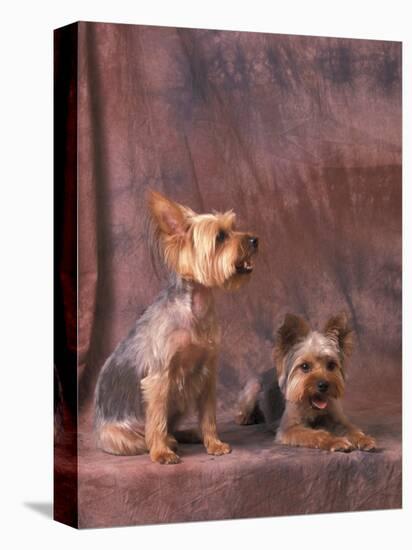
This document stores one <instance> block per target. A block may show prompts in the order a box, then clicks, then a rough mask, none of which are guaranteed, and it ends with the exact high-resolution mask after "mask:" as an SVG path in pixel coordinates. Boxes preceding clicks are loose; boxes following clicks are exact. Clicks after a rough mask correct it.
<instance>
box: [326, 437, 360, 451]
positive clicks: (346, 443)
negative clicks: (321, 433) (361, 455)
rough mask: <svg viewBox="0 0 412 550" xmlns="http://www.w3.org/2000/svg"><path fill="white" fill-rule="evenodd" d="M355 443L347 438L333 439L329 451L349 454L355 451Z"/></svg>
mask: <svg viewBox="0 0 412 550" xmlns="http://www.w3.org/2000/svg"><path fill="white" fill-rule="evenodd" d="M353 449H354V445H353V443H352V442H351V441H350V440H349V439H348V438H346V437H333V438H332V439H331V440H330V442H329V449H328V450H329V451H332V452H337V451H340V452H342V453H349V452H350V451H353Z"/></svg>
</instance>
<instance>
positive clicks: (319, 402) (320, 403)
mask: <svg viewBox="0 0 412 550" xmlns="http://www.w3.org/2000/svg"><path fill="white" fill-rule="evenodd" d="M312 405H314V406H315V407H316V408H317V409H326V407H327V406H328V402H327V401H326V399H322V398H321V397H318V396H315V397H312Z"/></svg>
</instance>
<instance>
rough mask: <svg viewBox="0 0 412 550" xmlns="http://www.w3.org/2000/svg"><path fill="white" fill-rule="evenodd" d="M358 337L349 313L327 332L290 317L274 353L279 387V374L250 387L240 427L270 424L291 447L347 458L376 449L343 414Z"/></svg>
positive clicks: (328, 325) (330, 324)
mask: <svg viewBox="0 0 412 550" xmlns="http://www.w3.org/2000/svg"><path fill="white" fill-rule="evenodd" d="M352 334H353V333H352V330H351V329H350V327H349V324H348V319H347V316H346V315H345V314H344V313H342V314H340V315H337V316H335V317H332V318H331V319H329V321H328V322H327V323H326V326H325V328H324V330H323V332H317V331H313V330H311V328H310V326H309V325H308V323H307V322H306V321H305V320H304V319H303V318H301V317H298V316H296V315H290V314H288V315H286V317H285V320H284V322H283V325H282V326H281V327H280V329H279V331H278V333H277V340H276V345H275V348H274V351H273V357H274V362H275V366H276V372H277V381H276V379H275V376H274V373H273V371H271V372H270V374H269V373H265V374H264V375H263V376H262V378H261V379H260V380H257V379H254V380H251V381H249V383H248V384H247V385H246V387H245V389H244V390H243V392H242V394H241V396H240V399H239V402H238V410H237V415H236V420H237V422H238V423H239V424H253V423H256V422H259V421H261V420H265V421H266V423H267V425H268V427H269V428H271V429H274V430H276V441H277V442H279V443H283V444H285V445H293V446H300V447H312V448H315V449H324V450H328V451H344V452H348V451H352V450H354V449H361V450H363V451H371V450H373V449H375V446H376V443H375V440H374V439H373V438H372V437H370V436H368V435H365V434H364V433H363V432H362V430H360V429H359V428H358V427H356V426H355V425H353V424H352V423H351V422H349V420H348V419H347V418H346V416H345V415H344V413H343V410H342V403H341V398H342V396H343V392H344V387H345V367H346V360H347V358H348V357H349V355H350V353H351V350H352ZM282 410H283V414H282ZM279 419H280V422H279Z"/></svg>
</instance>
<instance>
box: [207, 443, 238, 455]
mask: <svg viewBox="0 0 412 550" xmlns="http://www.w3.org/2000/svg"><path fill="white" fill-rule="evenodd" d="M206 451H207V454H209V455H216V456H219V455H227V454H229V453H231V452H232V449H231V447H230V445H228V444H227V443H223V441H219V440H216V441H212V442H211V443H209V444H208V446H207V447H206Z"/></svg>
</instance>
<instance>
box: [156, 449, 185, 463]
mask: <svg viewBox="0 0 412 550" xmlns="http://www.w3.org/2000/svg"><path fill="white" fill-rule="evenodd" d="M150 458H151V459H152V461H153V462H158V463H159V464H178V463H179V462H180V457H179V456H178V455H177V454H176V453H175V452H173V451H172V450H171V449H161V450H157V451H151V452H150Z"/></svg>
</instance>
